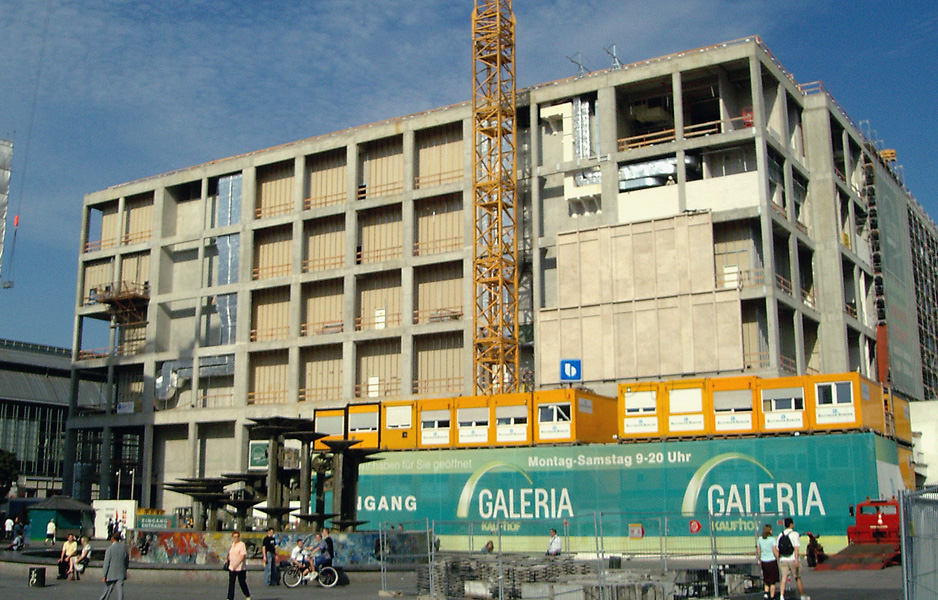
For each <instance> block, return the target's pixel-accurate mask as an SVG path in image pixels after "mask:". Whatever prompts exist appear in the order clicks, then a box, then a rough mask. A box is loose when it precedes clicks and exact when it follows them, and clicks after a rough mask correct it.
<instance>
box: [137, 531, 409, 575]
mask: <svg viewBox="0 0 938 600" xmlns="http://www.w3.org/2000/svg"><path fill="white" fill-rule="evenodd" d="M264 535H265V534H264V533H263V532H244V533H242V534H241V540H242V541H243V542H244V544H245V546H247V550H248V564H249V565H250V564H254V565H259V564H261V562H262V555H261V540H262V539H263V537H264ZM127 538H128V543H129V545H130V560H132V561H134V562H139V563H148V564H166V565H184V564H189V565H221V564H222V563H223V562H224V561H225V556H226V555H227V553H228V547H229V546H230V545H231V532H230V531H220V532H201V531H192V530H186V529H182V530H169V531H166V530H164V531H155V530H150V531H146V530H136V531H130V532H128V536H127ZM274 538H275V539H276V543H277V561H278V562H282V561H288V560H290V552H291V551H292V550H293V547H294V546H296V542H297V540H303V545H304V546H307V547H312V546H314V545H315V543H316V535H315V534H313V533H309V532H281V533H277V534H274ZM332 539H333V544H334V546H335V565H336V566H339V567H348V566H356V567H361V566H369V565H370V566H377V565H378V562H379V556H380V554H381V541H380V537H379V535H378V532H376V531H368V532H355V533H334V534H333V535H332ZM425 540H426V533H425V532H415V533H410V532H408V533H404V532H400V533H396V534H395V533H390V534H387V537H386V548H385V554H386V555H388V557H389V558H390V557H391V556H393V555H395V554H402V555H404V554H406V555H408V556H413V555H415V554H418V553H421V552H423V553H425V552H426V541H425ZM391 560H393V559H391Z"/></svg>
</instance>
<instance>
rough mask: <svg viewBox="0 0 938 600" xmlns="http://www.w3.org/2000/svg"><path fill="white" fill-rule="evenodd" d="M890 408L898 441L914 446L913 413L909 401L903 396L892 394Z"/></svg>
mask: <svg viewBox="0 0 938 600" xmlns="http://www.w3.org/2000/svg"><path fill="white" fill-rule="evenodd" d="M889 397H890V402H889V407H890V408H891V409H892V417H893V424H894V427H895V433H894V434H893V435H895V437H896V439H897V440H899V441H900V442H904V443H906V444H909V445H911V444H912V413H911V411H910V409H909V401H908V400H906V399H905V398H902V397H901V396H897V395H895V394H890V395H889Z"/></svg>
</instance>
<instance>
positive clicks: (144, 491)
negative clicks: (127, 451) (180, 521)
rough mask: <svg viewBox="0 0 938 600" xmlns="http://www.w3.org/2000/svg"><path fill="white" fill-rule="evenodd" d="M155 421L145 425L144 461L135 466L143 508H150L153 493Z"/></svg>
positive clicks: (141, 441) (142, 442)
mask: <svg viewBox="0 0 938 600" xmlns="http://www.w3.org/2000/svg"><path fill="white" fill-rule="evenodd" d="M153 439H154V437H153V423H147V424H145V425H144V426H143V439H142V440H140V445H141V446H142V447H143V458H142V463H141V464H139V465H137V466H136V467H134V468H135V469H136V475H137V476H136V478H135V479H136V481H139V482H140V498H139V499H138V500H139V502H140V507H141V508H150V506H151V503H150V498H151V497H152V495H153Z"/></svg>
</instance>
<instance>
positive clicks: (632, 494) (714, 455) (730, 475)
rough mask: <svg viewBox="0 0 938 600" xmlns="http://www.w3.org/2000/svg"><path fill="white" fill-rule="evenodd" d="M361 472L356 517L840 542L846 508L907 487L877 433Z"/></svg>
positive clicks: (400, 464) (666, 445)
mask: <svg viewBox="0 0 938 600" xmlns="http://www.w3.org/2000/svg"><path fill="white" fill-rule="evenodd" d="M377 457H378V458H380V459H381V460H378V461H376V462H373V463H368V464H364V465H362V467H361V471H360V474H361V478H360V482H359V489H358V491H359V498H358V509H359V518H360V519H363V520H367V521H368V522H369V526H371V527H377V526H378V525H380V524H381V523H391V524H393V523H398V522H401V523H404V522H408V523H410V522H414V521H423V520H427V519H429V520H432V521H446V522H453V521H460V520H465V521H467V522H468V521H483V522H503V523H504V522H511V523H514V524H515V526H513V527H509V528H507V529H506V528H505V527H504V526H500V527H501V528H502V530H503V531H515V532H517V533H519V534H530V533H532V532H530V531H525V530H526V529H527V528H525V527H524V524H525V523H526V522H530V523H532V524H533V523H534V522H537V523H538V527H540V528H543V523H544V521H555V522H564V521H572V520H576V519H583V518H585V517H586V516H587V515H592V514H596V513H634V514H655V513H657V514H672V515H680V516H684V517H687V518H688V519H693V518H698V519H699V518H705V519H710V520H711V521H712V522H714V529H715V530H721V529H722V530H729V529H731V528H727V527H721V526H720V525H719V523H720V522H730V521H733V520H738V519H740V518H741V517H743V516H745V515H749V514H753V513H775V514H779V515H785V516H788V515H791V516H793V517H794V518H795V520H796V522H797V523H798V526H799V528H800V529H802V530H809V529H810V530H813V531H816V532H819V533H821V534H825V535H843V534H844V533H845V532H846V528H847V526H848V525H849V524H851V523H852V517H850V515H849V507H850V506H851V505H854V504H856V503H857V502H859V501H861V500H863V499H865V498H866V497H873V498H875V497H879V496H882V495H887V496H888V495H891V494H893V493H895V492H896V491H897V490H898V489H899V486H901V485H902V483H901V481H902V480H901V477H900V474H899V468H898V457H897V453H896V447H895V443H894V442H892V441H890V440H886V439H883V438H880V437H878V436H876V435H874V434H872V433H855V434H832V435H811V436H785V437H766V438H741V439H719V440H699V441H673V442H651V443H633V444H608V445H607V444H603V445H589V446H551V447H543V446H542V447H522V448H493V449H478V450H448V451H429V450H428V451H407V452H387V453H383V454H379V455H377Z"/></svg>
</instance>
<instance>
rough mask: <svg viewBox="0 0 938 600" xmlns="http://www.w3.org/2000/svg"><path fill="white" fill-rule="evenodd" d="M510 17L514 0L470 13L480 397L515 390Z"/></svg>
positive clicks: (478, 0)
mask: <svg viewBox="0 0 938 600" xmlns="http://www.w3.org/2000/svg"><path fill="white" fill-rule="evenodd" d="M515 106H516V96H515V18H514V14H513V12H512V8H511V0H475V9H474V10H473V11H472V128H473V138H474V143H475V160H474V165H473V184H472V193H473V205H474V206H473V208H474V213H475V214H474V217H475V236H474V238H473V267H474V269H473V271H474V275H475V281H474V283H475V302H474V306H473V323H472V325H473V348H474V361H473V362H474V370H475V373H474V376H475V382H476V383H475V385H476V391H477V393H479V394H487V395H490V394H496V393H510V392H515V391H517V390H518V389H519V382H518V374H519V353H518V347H519V343H518V239H517V232H516V230H517V211H516V204H515V200H516V189H517V175H516V158H515V137H516V133H517V127H516V123H515Z"/></svg>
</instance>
